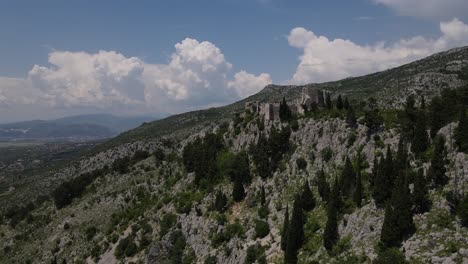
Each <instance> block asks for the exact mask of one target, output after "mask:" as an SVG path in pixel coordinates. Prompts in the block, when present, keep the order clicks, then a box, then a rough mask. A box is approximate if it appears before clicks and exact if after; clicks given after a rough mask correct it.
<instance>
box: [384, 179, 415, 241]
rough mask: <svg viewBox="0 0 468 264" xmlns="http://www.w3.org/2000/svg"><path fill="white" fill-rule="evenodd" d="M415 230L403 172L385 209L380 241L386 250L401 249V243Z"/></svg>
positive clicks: (408, 192)
mask: <svg viewBox="0 0 468 264" xmlns="http://www.w3.org/2000/svg"><path fill="white" fill-rule="evenodd" d="M415 230H416V228H415V226H414V222H413V212H412V203H411V196H410V191H409V188H408V183H407V180H406V174H405V173H404V172H401V173H400V174H399V175H398V177H397V179H396V182H395V184H394V187H393V191H392V198H391V199H390V200H389V202H388V203H387V205H386V207H385V218H384V223H383V225H382V233H381V234H380V241H381V242H382V245H383V246H384V247H386V248H389V247H400V245H401V242H402V241H403V240H405V239H407V238H408V237H409V236H411V235H412V234H413V233H414V231H415Z"/></svg>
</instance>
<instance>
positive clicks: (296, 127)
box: [291, 119, 299, 131]
mask: <svg viewBox="0 0 468 264" xmlns="http://www.w3.org/2000/svg"><path fill="white" fill-rule="evenodd" d="M291 129H292V131H297V130H299V122H297V120H296V119H294V120H293V121H292V122H291Z"/></svg>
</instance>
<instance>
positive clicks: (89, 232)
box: [85, 226, 97, 240]
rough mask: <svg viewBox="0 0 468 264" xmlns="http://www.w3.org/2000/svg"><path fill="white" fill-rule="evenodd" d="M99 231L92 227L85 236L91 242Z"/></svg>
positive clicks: (87, 229)
mask: <svg viewBox="0 0 468 264" xmlns="http://www.w3.org/2000/svg"><path fill="white" fill-rule="evenodd" d="M96 233H97V229H96V227H94V226H90V227H88V228H86V231H85V235H86V240H91V239H93V237H94V236H95V235H96Z"/></svg>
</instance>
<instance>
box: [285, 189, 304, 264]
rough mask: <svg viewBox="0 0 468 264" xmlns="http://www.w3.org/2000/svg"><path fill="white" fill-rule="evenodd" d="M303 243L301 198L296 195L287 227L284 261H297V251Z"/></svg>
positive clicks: (289, 262) (288, 263) (291, 262)
mask: <svg viewBox="0 0 468 264" xmlns="http://www.w3.org/2000/svg"><path fill="white" fill-rule="evenodd" d="M303 243H304V213H303V212H302V205H301V198H300V197H299V196H298V195H296V198H295V199H294V206H293V212H292V216H291V222H290V223H289V227H288V241H287V243H286V252H285V255H284V263H287V264H295V263H297V252H298V251H299V249H300V248H301V247H302V244H303Z"/></svg>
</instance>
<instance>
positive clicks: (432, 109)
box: [429, 96, 445, 138]
mask: <svg viewBox="0 0 468 264" xmlns="http://www.w3.org/2000/svg"><path fill="white" fill-rule="evenodd" d="M444 108H445V107H444V103H443V102H442V99H441V98H440V96H437V97H434V98H433V99H432V100H431V104H430V106H429V117H430V122H429V123H430V126H431V138H434V137H435V136H436V135H437V132H439V129H441V128H442V127H443V126H444V117H443V113H444Z"/></svg>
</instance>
